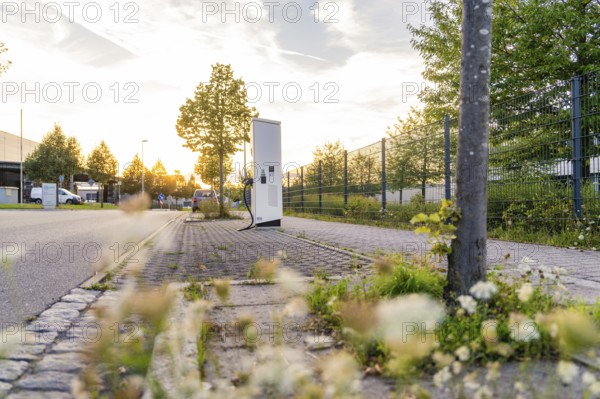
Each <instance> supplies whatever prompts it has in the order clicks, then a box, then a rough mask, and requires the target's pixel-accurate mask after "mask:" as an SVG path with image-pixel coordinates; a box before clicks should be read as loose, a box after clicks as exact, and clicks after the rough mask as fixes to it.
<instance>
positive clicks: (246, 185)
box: [238, 177, 255, 231]
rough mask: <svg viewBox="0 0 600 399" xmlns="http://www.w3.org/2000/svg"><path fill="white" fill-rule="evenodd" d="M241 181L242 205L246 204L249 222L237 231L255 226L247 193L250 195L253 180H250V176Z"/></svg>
mask: <svg viewBox="0 0 600 399" xmlns="http://www.w3.org/2000/svg"><path fill="white" fill-rule="evenodd" d="M243 183H244V205H246V209H248V212H249V213H250V224H249V225H248V226H247V227H244V228H242V229H238V231H244V230H250V229H251V228H253V227H255V226H254V215H253V214H252V208H250V205H249V204H248V195H250V192H251V190H252V185H253V184H254V180H252V178H250V177H247V178H245V179H244V180H243Z"/></svg>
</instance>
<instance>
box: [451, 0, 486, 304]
mask: <svg viewBox="0 0 600 399" xmlns="http://www.w3.org/2000/svg"><path fill="white" fill-rule="evenodd" d="M491 10H492V1H491V0H465V2H464V5H463V26H462V35H463V36H462V58H461V69H462V71H461V82H460V100H461V101H460V104H461V105H460V114H459V122H458V123H459V133H458V149H457V155H456V162H457V170H456V206H457V207H458V209H460V211H461V213H462V217H461V219H460V221H459V222H458V230H457V231H456V234H455V235H456V238H455V239H454V240H452V253H451V254H450V255H449V256H448V284H447V286H446V288H445V292H444V297H445V299H446V300H447V301H453V298H455V297H457V296H459V295H463V294H468V292H469V289H470V288H471V287H472V286H473V285H474V284H475V283H476V282H478V281H480V280H485V275H486V255H487V252H486V228H487V191H486V189H487V165H488V126H489V112H490V109H489V105H490V104H489V86H490V62H491V34H492V26H491V25H492V24H491V15H492V11H491Z"/></svg>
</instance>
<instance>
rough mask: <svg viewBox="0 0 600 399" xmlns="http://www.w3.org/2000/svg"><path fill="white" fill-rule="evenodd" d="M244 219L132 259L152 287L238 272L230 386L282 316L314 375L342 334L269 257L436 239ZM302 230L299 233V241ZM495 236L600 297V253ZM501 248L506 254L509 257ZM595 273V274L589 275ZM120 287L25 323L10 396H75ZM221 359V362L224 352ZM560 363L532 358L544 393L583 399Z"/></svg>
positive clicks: (352, 262)
mask: <svg viewBox="0 0 600 399" xmlns="http://www.w3.org/2000/svg"><path fill="white" fill-rule="evenodd" d="M245 225H247V220H227V221H205V220H197V219H193V218H187V219H186V218H180V219H179V220H177V221H176V222H174V223H171V224H170V225H169V226H167V227H166V228H165V229H163V230H162V231H161V232H160V234H158V235H157V236H156V237H155V238H154V239H153V240H152V242H151V243H149V244H148V245H146V246H145V247H143V248H142V250H141V251H140V253H139V254H138V256H137V257H136V258H134V259H131V260H130V264H129V266H134V265H140V264H141V265H143V266H144V267H143V269H142V271H141V274H140V279H139V281H140V285H141V286H142V287H146V288H150V289H154V288H158V287H160V286H161V285H163V284H170V285H171V286H174V287H182V286H183V285H184V284H185V283H187V282H188V281H190V280H201V281H202V280H207V279H210V278H230V279H231V280H232V285H231V288H230V293H229V298H228V300H227V302H226V303H221V302H220V301H219V300H218V299H217V298H216V295H215V294H214V292H211V293H210V296H211V298H210V300H211V301H213V302H214V303H215V306H214V308H213V309H212V310H211V311H210V313H209V320H208V322H209V326H208V327H209V328H212V330H211V331H212V332H213V333H214V334H213V337H212V338H211V339H210V340H209V341H208V343H207V350H208V352H209V355H208V360H207V361H206V363H205V367H204V373H205V377H204V379H203V382H204V384H205V385H206V389H210V388H211V387H215V386H220V385H222V384H224V383H226V384H229V385H232V384H236V383H239V381H240V378H243V376H244V373H243V371H246V372H250V371H251V370H253V369H254V368H255V367H258V366H257V365H260V364H261V362H262V361H264V356H265V351H266V352H269V351H270V350H271V351H272V350H273V348H274V342H275V335H274V331H275V330H274V329H273V325H274V324H273V323H285V324H284V326H285V327H286V330H285V331H286V332H287V335H286V339H285V344H286V347H287V348H288V349H289V352H285V354H286V355H285V356H283V355H282V358H283V360H282V362H283V363H282V366H281V367H284V368H285V367H292V366H294V367H298V370H308V371H309V373H311V374H312V375H313V378H314V377H315V368H316V367H317V365H319V364H321V363H322V361H323V359H324V358H327V357H328V356H329V355H331V354H332V353H335V352H336V351H337V348H338V343H337V342H335V341H333V340H332V339H331V338H330V337H328V336H327V334H326V333H325V331H322V330H321V329H319V328H318V326H317V327H316V328H315V326H313V328H312V329H311V328H306V323H307V321H308V316H306V315H304V314H303V313H302V312H301V311H300V312H297V313H296V312H294V311H290V309H288V304H289V299H290V294H288V293H286V292H285V290H282V286H281V284H271V285H264V284H256V283H257V281H256V280H255V279H254V278H253V277H252V275H251V274H249V271H250V270H251V269H252V267H253V265H254V264H255V262H256V261H258V260H259V259H266V260H272V259H274V258H275V257H281V258H282V265H281V266H280V267H281V268H288V269H290V270H293V271H294V272H296V274H297V275H300V276H304V279H303V281H309V280H310V278H311V276H313V274H314V273H315V271H318V272H319V273H326V274H327V275H328V276H334V277H343V276H352V275H356V273H357V272H358V273H363V272H368V270H367V269H366V268H365V266H366V265H367V264H368V263H369V262H368V258H367V256H371V255H373V254H374V253H381V252H392V251H395V252H405V253H412V254H421V253H422V251H425V248H426V243H425V237H424V236H416V235H415V234H414V233H413V232H409V231H400V230H393V229H385V228H377V227H369V226H358V225H350V224H344V223H335V222H323V221H315V220H308V219H301V218H290V217H286V218H285V219H284V221H283V226H282V229H270V230H250V231H244V232H238V231H237V229H238V228H240V227H244V226H245ZM294 236H300V239H299V238H296V237H294ZM490 244H491V245H492V246H494V247H495V248H497V252H498V253H499V254H502V253H505V251H506V252H509V253H510V251H512V253H511V256H510V257H509V259H508V262H507V264H508V265H509V266H510V265H512V266H515V265H516V264H518V262H519V261H520V260H521V258H522V257H524V256H529V257H530V258H534V259H537V260H539V262H540V263H543V264H545V265H548V266H561V267H566V268H567V269H569V270H570V271H571V272H572V275H571V277H570V282H569V283H570V287H569V288H570V289H571V291H573V292H576V293H577V294H581V295H583V296H584V297H585V298H586V299H587V300H590V301H591V300H593V299H595V297H596V293H597V292H600V291H598V287H599V286H600V284H598V283H597V282H596V280H594V279H595V278H597V279H598V280H600V252H592V251H585V252H580V251H574V250H568V249H558V248H551V247H547V246H539V245H530V244H516V243H509V242H500V241H491V242H490ZM334 247H335V248H334ZM493 256H498V257H499V258H503V256H502V255H493ZM587 276H591V277H590V279H589V280H588V279H587ZM123 281H124V277H123V273H122V272H121V273H117V275H116V276H115V277H114V279H113V283H114V284H115V285H116V287H117V288H119V287H120V286H121V284H122V283H123ZM119 295H120V293H119V291H118V290H117V291H108V292H105V293H101V292H98V291H87V290H81V289H75V290H73V291H72V292H71V293H70V295H67V296H65V297H63V298H62V300H61V301H59V302H58V303H56V304H55V305H53V306H52V307H51V308H50V309H48V310H47V311H45V312H44V313H42V315H40V317H39V318H38V319H37V320H35V321H33V322H32V323H30V324H29V325H27V326H26V327H25V328H23V329H19V328H17V330H16V331H17V332H18V333H19V334H24V335H26V336H27V337H26V338H22V335H21V336H20V338H21V342H20V343H19V344H18V345H17V347H16V348H14V349H13V350H12V351H11V352H10V353H9V355H8V360H0V398H3V397H5V396H7V397H8V398H10V399H20V398H29V399H45V398H53V399H54V398H58V399H63V398H71V397H72V395H71V393H70V392H71V389H72V384H73V381H74V380H75V379H76V378H77V376H78V374H79V373H80V371H81V370H82V369H83V368H84V366H85V364H84V360H83V358H82V356H81V354H82V353H84V351H85V350H86V345H88V344H89V341H90V339H91V338H90V337H91V336H90V334H92V335H93V333H94V331H95V330H94V331H92V330H89V327H90V326H94V325H96V326H97V324H95V323H96V320H95V318H94V317H93V316H92V312H91V311H90V309H92V308H96V307H103V306H105V307H109V308H110V306H111V303H113V301H116V300H118V297H119ZM176 303H177V306H176V310H175V311H174V312H173V316H172V318H173V323H174V324H173V325H174V326H176V325H177V323H178V322H180V321H181V318H182V317H183V316H182V315H183V313H184V311H185V308H186V307H187V306H188V303H186V302H185V301H184V300H183V299H182V298H181V297H179V298H178V299H177V302H176ZM244 318H247V319H249V320H252V322H253V323H255V326H256V333H257V336H255V338H254V340H255V341H256V342H254V343H255V344H256V345H254V344H253V345H248V341H247V339H245V338H244V337H242V336H240V334H239V330H238V329H236V327H235V325H236V323H238V322H239V320H240V319H244ZM16 327H18V326H16ZM25 332H28V333H27V334H25ZM105 333H108V334H110V333H111V332H105ZM246 338H247V337H246ZM162 339H163V340H164V339H165V338H164V337H163V338H162ZM255 349H256V350H255ZM288 349H286V350H288ZM183 351H184V353H182V354H181V356H182V358H184V359H186V363H188V364H189V365H194V364H197V359H198V352H197V351H198V347H197V345H196V343H195V342H189V343H188V344H187V345H186V346H185V348H184V349H183ZM154 353H155V357H154V359H153V363H152V364H153V366H152V373H154V374H157V379H158V380H160V381H161V382H163V383H164V384H165V386H169V383H171V384H172V383H177V382H176V381H175V382H173V381H171V382H169V381H168V378H166V372H165V367H167V366H166V364H167V362H168V359H167V358H165V357H164V356H163V357H161V353H160V351H157V350H156V349H155V352H154ZM271 355H273V354H272V353H271ZM211 356H212V357H213V359H212V360H211V358H210V357H211ZM286 356H289V357H286ZM214 357H217V358H218V361H214ZM554 367H555V365H554V364H552V363H551V362H532V364H531V369H529V370H528V373H530V374H531V378H533V379H534V380H535V382H536V384H539V386H540V387H548V388H551V394H550V396H542V397H554V395H556V396H557V397H558V396H560V395H562V397H573V398H575V397H580V395H581V383H579V384H578V385H575V386H570V387H559V386H557V387H554V386H552V387H551V386H549V385H548V384H549V382H550V381H551V379H552V376H553V375H554ZM502 370H503V373H502V375H503V376H502V380H501V381H500V382H499V385H500V386H501V388H502V389H501V392H503V393H505V395H506V396H507V397H509V396H510V395H513V396H514V392H513V390H512V382H511V381H514V379H515V378H518V377H519V375H520V374H521V373H522V371H520V369H519V364H517V363H509V364H505V365H503V366H502ZM591 371H593V370H591ZM480 377H481V378H482V379H483V378H484V377H485V373H481V376H480ZM360 382H361V388H360V391H361V392H362V396H363V397H369V398H386V397H389V394H390V392H392V391H393V389H394V386H395V384H394V381H390V380H386V379H384V378H381V377H372V376H365V375H363V376H362V378H361V381H360ZM422 384H423V386H425V387H427V388H429V389H430V390H431V391H432V392H434V397H447V395H448V392H446V391H440V390H436V389H435V388H434V387H433V385H432V382H431V380H426V381H422ZM544 389H545V388H544ZM147 397H148V396H147V395H146V396H145V398H147ZM510 397H512V396H510Z"/></svg>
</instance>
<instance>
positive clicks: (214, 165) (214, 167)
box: [194, 154, 233, 189]
mask: <svg viewBox="0 0 600 399" xmlns="http://www.w3.org/2000/svg"><path fill="white" fill-rule="evenodd" d="M219 162H220V161H219V156H218V155H216V156H215V155H205V154H200V156H199V157H198V161H197V162H196V165H194V173H196V174H198V175H200V178H201V179H202V181H203V182H204V183H206V184H210V187H211V188H213V189H214V188H215V186H216V183H217V182H218V181H219V176H220V175H221V167H220V164H219ZM223 169H224V170H223V175H224V176H229V174H231V172H233V161H232V158H231V156H227V157H225V159H224V161H223Z"/></svg>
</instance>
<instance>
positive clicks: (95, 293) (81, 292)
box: [70, 288, 102, 297]
mask: <svg viewBox="0 0 600 399" xmlns="http://www.w3.org/2000/svg"><path fill="white" fill-rule="evenodd" d="M70 294H73V295H91V296H95V297H99V296H100V295H102V291H97V290H86V289H83V288H73V289H72V290H71V292H70Z"/></svg>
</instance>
